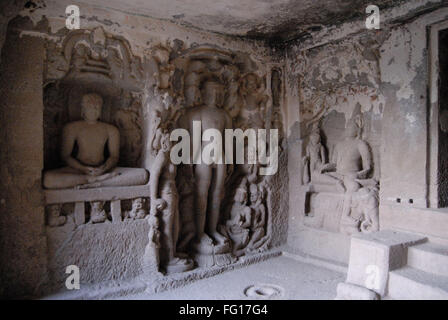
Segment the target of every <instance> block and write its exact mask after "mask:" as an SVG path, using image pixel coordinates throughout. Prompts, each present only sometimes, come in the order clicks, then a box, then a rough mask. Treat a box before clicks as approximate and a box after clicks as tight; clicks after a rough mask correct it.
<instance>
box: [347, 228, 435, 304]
mask: <svg viewBox="0 0 448 320" xmlns="http://www.w3.org/2000/svg"><path fill="white" fill-rule="evenodd" d="M424 241H426V238H425V237H422V236H419V235H414V234H409V233H403V232H398V231H391V230H383V231H379V232H375V233H371V234H357V235H354V236H352V238H351V248H350V260H349V266H348V273H347V280H346V281H345V283H346V284H348V285H347V286H344V285H342V286H341V287H340V288H338V298H341V299H343V298H344V296H345V297H347V296H354V297H356V295H357V294H356V293H357V292H358V293H361V292H364V293H362V294H360V296H359V297H358V298H359V299H361V298H362V297H363V296H366V294H365V292H366V290H370V291H372V292H373V293H376V294H378V295H379V296H384V295H385V294H386V293H387V281H388V277H389V271H392V270H395V269H398V268H401V267H403V266H405V265H406V263H407V248H408V247H409V246H411V245H414V244H417V243H421V242H424ZM359 287H361V288H363V290H361V289H359ZM347 291H351V293H347ZM367 296H369V294H367ZM370 296H374V295H373V294H372V295H370Z"/></svg>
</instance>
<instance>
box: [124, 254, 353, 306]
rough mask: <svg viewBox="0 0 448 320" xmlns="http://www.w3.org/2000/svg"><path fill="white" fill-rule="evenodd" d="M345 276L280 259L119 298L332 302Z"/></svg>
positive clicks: (283, 257)
mask: <svg viewBox="0 0 448 320" xmlns="http://www.w3.org/2000/svg"><path fill="white" fill-rule="evenodd" d="M343 281H345V274H343V273H339V272H335V271H332V270H329V269H325V268H322V267H317V266H315V265H311V264H306V263H303V262H299V261H297V260H294V259H293V258H289V257H285V256H280V257H276V258H272V259H269V260H266V261H264V262H260V263H257V264H253V265H250V266H248V267H245V268H241V269H237V270H234V271H229V272H225V273H223V274H220V275H217V276H214V277H211V278H207V279H203V280H199V281H197V282H195V283H193V284H190V285H187V286H185V287H182V288H178V289H174V290H170V291H165V292H161V293H157V294H146V293H141V294H136V295H128V296H124V297H120V298H119V299H136V300H160V299H167V300H168V299H172V300H176V299H188V300H196V299H213V300H215V299H216V300H231V299H235V300H239V299H334V297H335V296H336V286H337V284H338V283H339V282H343Z"/></svg>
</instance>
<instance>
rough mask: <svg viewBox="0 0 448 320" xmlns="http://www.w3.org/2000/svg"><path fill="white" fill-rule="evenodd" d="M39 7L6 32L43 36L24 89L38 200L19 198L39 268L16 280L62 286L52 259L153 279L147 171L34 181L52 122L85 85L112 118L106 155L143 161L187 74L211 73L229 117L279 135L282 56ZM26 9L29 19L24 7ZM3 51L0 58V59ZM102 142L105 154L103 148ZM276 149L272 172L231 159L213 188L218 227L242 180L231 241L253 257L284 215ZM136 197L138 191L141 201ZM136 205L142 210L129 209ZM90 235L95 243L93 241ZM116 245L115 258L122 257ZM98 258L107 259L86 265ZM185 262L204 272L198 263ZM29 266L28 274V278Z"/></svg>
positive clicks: (160, 253)
mask: <svg viewBox="0 0 448 320" xmlns="http://www.w3.org/2000/svg"><path fill="white" fill-rule="evenodd" d="M42 10H44V9H42ZM45 10H46V9H45ZM51 10H53V8H51ZM37 16H38V14H37ZM48 17H49V20H46V18H43V19H41V21H42V22H41V24H38V26H37V27H35V26H33V24H31V23H29V22H26V23H25V27H23V25H20V26H18V27H17V26H16V28H17V32H19V33H20V32H22V33H25V34H27V35H26V36H25V37H30V38H31V39H38V41H39V43H42V44H43V45H44V48H43V50H42V54H43V55H42V57H41V58H40V60H37V61H36V64H37V65H39V66H40V67H41V68H42V72H41V73H40V74H41V75H43V78H37V79H40V80H39V81H38V82H39V86H38V88H36V87H35V86H34V84H33V90H38V91H39V92H41V98H40V99H41V102H42V105H43V108H42V110H41V111H42V115H41V118H40V119H41V120H42V122H37V124H40V127H39V128H40V129H39V130H42V131H41V132H42V141H41V142H42V145H41V149H39V151H38V152H36V153H35V154H33V157H34V158H36V157H42V165H41V166H40V167H39V168H38V171H39V178H40V179H39V180H40V181H39V182H38V185H37V190H36V192H37V194H38V195H39V197H40V200H39V201H37V202H39V204H30V203H29V202H26V203H28V204H27V205H29V209H30V210H32V211H36V212H37V211H39V213H38V215H37V216H35V218H36V219H39V224H37V223H36V224H35V225H34V227H35V228H39V227H42V228H43V229H42V230H44V231H43V234H44V235H45V236H44V240H43V243H39V250H42V252H46V253H45V254H44V256H42V255H39V256H38V259H40V260H41V262H42V265H43V267H42V270H41V272H36V273H35V274H33V275H30V280H29V288H28V289H27V288H25V289H24V291H27V292H30V288H31V289H32V290H34V289H35V288H37V287H38V288H39V290H40V291H39V292H41V291H44V292H48V291H51V290H55V289H58V288H60V287H62V286H63V283H64V281H65V272H64V271H65V269H64V267H61V266H62V265H64V266H66V265H71V264H75V265H79V266H80V267H81V266H82V268H84V269H86V268H87V269H88V270H89V271H86V272H87V273H88V274H89V275H87V273H86V274H85V275H84V276H82V277H81V281H82V283H84V284H93V283H98V282H101V281H108V280H118V281H122V280H126V279H132V278H135V277H142V276H145V277H149V278H148V279H149V280H148V281H149V282H148V283H153V282H154V281H156V279H159V280H157V281H159V283H163V281H171V280H170V279H172V278H170V277H166V276H164V274H168V273H170V271H172V269H169V268H168V267H167V266H166V265H165V264H164V260H163V259H164V256H165V253H166V252H167V247H166V243H167V242H166V241H167V239H168V238H169V235H167V234H166V232H165V229H164V228H165V224H166V222H165V220H164V218H163V215H162V214H161V213H160V212H159V213H157V214H156V215H154V214H149V213H150V211H151V206H152V205H156V204H157V203H158V200H159V199H157V198H151V197H150V196H149V194H148V193H149V191H150V185H149V184H150V183H151V182H152V181H154V179H155V178H154V179H152V180H151V178H150V181H149V184H148V185H146V186H134V187H123V188H121V187H119V188H102V189H101V188H92V189H86V190H75V189H61V190H44V189H43V188H42V186H41V184H42V173H45V172H47V171H48V170H52V169H58V168H61V167H62V166H64V165H65V164H64V163H63V161H62V159H61V158H60V148H61V144H62V141H61V133H62V129H63V128H64V127H65V126H66V125H67V124H69V123H72V122H74V121H80V120H82V117H81V112H80V102H81V97H82V96H83V95H84V94H85V93H91V92H93V93H97V94H99V95H100V96H101V97H102V99H103V106H102V113H101V118H100V119H99V120H100V121H101V122H104V123H107V124H110V125H113V126H114V127H116V128H117V129H118V131H119V133H120V142H121V145H120V159H119V162H118V166H121V167H135V168H144V169H146V170H148V171H152V166H153V164H154V163H155V160H156V158H157V154H158V153H159V149H157V147H154V146H156V145H157V143H155V140H157V139H155V138H156V136H157V134H160V132H161V131H166V130H168V132H171V131H172V130H173V129H176V128H178V119H179V118H180V117H181V116H182V115H183V114H184V113H185V110H187V109H188V108H189V107H191V104H190V103H191V100H189V99H190V98H191V97H192V95H191V93H193V97H194V94H195V93H197V92H195V89H193V88H192V87H194V86H197V87H196V89H198V91H199V93H200V94H201V95H202V91H203V90H204V88H203V87H204V83H205V82H206V81H208V80H213V81H215V82H217V83H219V84H220V85H221V86H222V88H223V89H224V90H223V95H222V98H223V105H222V107H223V110H225V112H226V114H228V115H229V117H230V118H231V119H232V127H233V128H241V129H246V128H266V129H272V128H276V129H279V130H280V132H279V136H280V139H282V137H283V132H282V130H283V127H284V126H283V123H282V121H283V115H282V111H281V110H282V104H283V98H282V97H283V94H284V92H283V75H284V73H283V70H282V66H281V65H280V64H278V63H277V64H273V65H272V66H271V65H270V64H265V63H262V62H265V61H267V60H269V59H268V58H267V57H265V56H257V55H258V53H257V54H256V55H254V51H253V49H252V48H251V47H250V46H246V45H245V44H240V43H238V42H236V44H235V43H232V41H233V40H232V41H230V42H229V43H232V45H231V46H230V47H231V48H232V47H233V49H230V50H229V49H222V48H221V47H220V45H223V46H224V47H227V46H226V45H225V43H220V41H216V40H215V39H214V38H213V37H210V38H208V37H209V35H205V36H203V35H201V37H204V38H203V39H202V42H203V43H207V44H204V45H198V44H197V43H194V39H198V38H197V36H196V35H194V36H193V37H192V38H191V39H192V40H189V41H186V40H185V38H186V37H185V36H184V35H182V36H183V40H179V39H175V40H172V39H165V40H163V41H162V40H161V39H160V37H158V36H155V35H152V38H151V39H150V41H148V42H147V43H145V42H143V41H142V40H141V39H138V40H136V38H133V37H132V36H129V35H127V36H120V35H119V34H120V33H121V32H120V29H119V28H118V29H114V28H115V26H112V27H111V26H108V25H104V24H102V23H98V22H93V20H89V21H90V22H89V25H88V26H85V27H84V28H83V29H81V30H77V31H68V30H66V29H65V28H64V27H62V26H61V27H60V29H58V28H59V27H58V26H57V24H58V20H57V19H54V18H53V17H52V16H51V15H49V16H48ZM33 19H35V20H34V21H40V20H39V18H38V17H37V18H36V16H34V17H33ZM25 20H26V19H25ZM44 24H46V26H44ZM49 25H50V26H51V27H48V26H49ZM111 29H112V30H113V31H111ZM57 30H59V31H57ZM55 31H57V32H55ZM182 36H181V37H180V38H182ZM137 38H138V36H137ZM167 38H169V37H167ZM187 38H188V37H187ZM130 41H131V42H130ZM226 41H227V40H226ZM218 43H219V45H218ZM248 52H251V53H248ZM10 61H12V60H11V59H10V58H8V61H7V63H10ZM33 61H34V60H33ZM195 68H198V69H195ZM36 83H37V82H36ZM30 101H34V100H33V99H31V100H30ZM4 110H6V109H4ZM13 131H14V130H13ZM25 133H26V135H27V137H28V138H31V137H35V136H36V134H37V136H39V134H38V130H30V131H25ZM268 136H269V132H268ZM281 142H282V141H281V140H280V141H279V143H280V144H281ZM36 146H39V144H36ZM267 147H269V146H267ZM76 148H77V147H76V146H75V148H74V149H73V156H76V152H77V150H76ZM268 150H269V148H268ZM105 152H106V154H105V157H106V158H107V152H108V151H107V150H105ZM246 157H247V155H246ZM279 159H280V161H279V168H278V173H279V175H276V176H274V177H273V178H271V179H266V178H264V177H263V176H260V175H257V174H256V169H258V168H259V167H260V166H261V167H263V166H264V165H258V164H257V165H252V166H247V165H235V166H234V167H233V168H232V169H231V170H230V168H229V175H228V177H227V179H226V183H225V193H224V194H222V197H223V201H222V206H221V208H220V219H219V232H221V233H222V234H224V236H226V237H228V236H229V234H228V233H227V232H228V229H226V228H227V226H229V227H230V226H231V219H230V210H231V207H232V205H233V199H234V196H235V190H236V189H237V188H238V187H243V188H245V189H246V192H247V197H248V198H247V202H246V206H247V207H248V208H250V209H249V210H250V212H251V216H252V215H253V216H254V222H253V223H251V224H250V225H248V226H247V228H246V229H247V230H246V231H245V232H246V233H247V235H248V242H247V243H246V246H243V247H242V248H240V249H243V255H250V256H251V258H249V259H250V261H257V260H258V259H261V258H262V257H263V256H262V254H263V252H266V251H267V250H269V249H271V248H272V247H274V246H278V245H280V244H282V243H284V241H285V234H286V233H285V230H286V221H285V218H284V215H285V214H286V213H287V211H288V210H287V205H286V202H285V201H286V199H287V198H286V197H285V195H286V194H287V192H286V189H285V184H284V183H282V182H283V181H284V179H287V175H286V150H285V149H284V148H282V147H281V146H280V153H279ZM176 169H177V173H176V177H175V180H174V181H175V185H174V186H171V187H170V188H173V189H172V190H173V191H174V192H176V193H178V199H177V200H173V201H176V205H178V206H179V213H180V217H179V230H180V236H179V239H178V242H177V244H176V245H177V246H179V247H180V246H181V242H183V248H180V249H182V250H183V252H184V253H186V254H187V255H188V256H189V258H190V260H192V261H194V263H195V264H194V267H195V268H198V260H197V257H195V256H194V255H192V251H191V250H192V249H191V242H192V240H191V239H189V237H190V235H191V230H190V229H193V228H192V227H191V226H192V219H194V216H193V217H192V213H191V212H189V210H191V206H190V208H189V203H190V204H191V203H192V202H193V203H194V198H192V195H191V192H188V190H189V189H191V183H192V182H193V183H194V181H193V180H192V179H189V177H190V176H189V173H188V168H185V166H177V168H176ZM254 173H255V174H254ZM249 175H250V177H249ZM165 182H166V181H165V180H163V179H161V180H160V185H166V183H165ZM185 183H186V185H187V187H185V185H184V184H185ZM188 184H190V186H188ZM161 188H162V187H161ZM282 190H283V191H282ZM133 192H135V194H132V193H133ZM145 192H146V193H145ZM160 192H162V190H160ZM171 194H173V193H171ZM161 195H162V196H161V199H163V200H166V201H168V199H167V198H166V197H165V196H164V193H163V192H162V193H161ZM62 198H64V201H63V202H64V203H60V202H58V200H57V199H62ZM141 199H146V202H145V200H141ZM139 201H141V202H143V209H144V211H145V213H144V214H140V211H139V210H140V209H134V204H136V203H139ZM170 201H171V200H170ZM168 202H169V201H168ZM24 205H25V204H24ZM37 208H38V209H37ZM44 208H45V209H46V210H45V211H44ZM136 208H138V205H136ZM157 210H159V209H157ZM162 210H163V209H162ZM13 211H14V210H13ZM142 212H143V211H142ZM193 215H194V212H193ZM145 217H146V218H147V219H141V218H145ZM251 218H252V217H251ZM255 219H256V221H255ZM133 220H136V221H133ZM5 225H7V224H5ZM44 225H45V226H44ZM193 230H194V229H193ZM229 238H230V239H233V238H231V237H229ZM27 239H29V237H28V238H27ZM101 241H106V242H107V244H106V243H104V244H102V245H96V243H99V242H101ZM29 243H33V241H31V240H30V241H29ZM129 243H131V245H130V246H129ZM234 246H235V242H233V241H229V247H231V248H232V247H234ZM47 247H48V248H47ZM87 247H88V248H89V249H87ZM246 247H247V248H246ZM36 250H37V249H36ZM182 250H179V251H182ZM111 252H113V254H112V253H111ZM229 254H231V253H229ZM123 255H124V256H126V259H122V256H123ZM218 255H219V254H218ZM231 255H232V254H231ZM268 255H269V253H267V255H266V256H268ZM24 256H26V255H25V254H24ZM160 259H161V260H160ZM220 259H222V257H218V258H213V261H214V262H213V263H208V262H207V263H206V264H205V265H204V266H201V265H200V266H199V267H202V268H205V269H207V268H213V267H214V266H216V267H218V268H221V267H222V265H221V263H219V262H218V263H216V261H218V260H220ZM40 260H39V261H40ZM106 261H108V262H110V263H113V264H114V265H115V267H113V268H111V269H110V268H107V269H106V268H101V267H97V266H98V265H99V264H104V263H106ZM221 261H223V260H221ZM242 261H249V260H244V259H243V260H242ZM235 262H237V259H236V257H232V258H229V259H227V262H225V264H228V263H235ZM61 268H62V269H61ZM87 269H86V270H87ZM5 270H6V269H5ZM124 270H125V271H124ZM219 270H221V269H219ZM167 271H168V272H167ZM192 272H196V271H195V270H193V271H192ZM213 272H215V271H213ZM213 272H211V273H210V274H212V273H213ZM197 273H198V274H208V273H207V272H204V271H198V272H197ZM11 277H13V276H11ZM186 277H187V276H186ZM36 278H40V280H39V281H37V280H33V279H36ZM164 278H165V280H163V279H164ZM42 279H43V280H42ZM160 279H162V280H160ZM160 281H161V282H160ZM177 281H178V282H179V281H181V280H179V279H178V280H177ZM5 290H7V291H8V290H9V289H8V288H6V289H5ZM32 290H31V291H32ZM36 292H37V291H36Z"/></svg>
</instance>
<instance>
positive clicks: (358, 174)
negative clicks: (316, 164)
mask: <svg viewBox="0 0 448 320" xmlns="http://www.w3.org/2000/svg"><path fill="white" fill-rule="evenodd" d="M359 130H360V128H359V126H358V125H357V124H356V123H354V122H351V123H349V125H348V126H347V127H346V129H345V139H344V140H343V141H341V142H339V143H337V144H336V146H335V149H334V153H333V157H332V164H333V168H328V169H333V170H335V171H334V172H328V174H329V175H331V176H332V177H334V178H336V179H339V180H340V181H342V182H344V180H345V179H349V180H365V179H367V176H368V174H369V173H370V171H371V170H372V158H371V155H370V150H369V146H368V144H367V142H365V141H364V140H361V139H359V138H358V135H359Z"/></svg>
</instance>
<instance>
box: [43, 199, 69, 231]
mask: <svg viewBox="0 0 448 320" xmlns="http://www.w3.org/2000/svg"><path fill="white" fill-rule="evenodd" d="M61 208H62V205H60V204H52V205H49V206H48V207H47V208H46V209H47V210H46V211H47V223H48V226H50V227H59V226H62V225H64V224H65V222H66V221H67V217H65V216H61Z"/></svg>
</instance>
